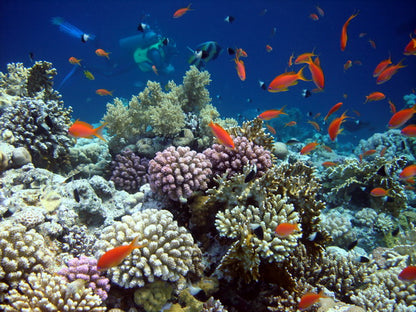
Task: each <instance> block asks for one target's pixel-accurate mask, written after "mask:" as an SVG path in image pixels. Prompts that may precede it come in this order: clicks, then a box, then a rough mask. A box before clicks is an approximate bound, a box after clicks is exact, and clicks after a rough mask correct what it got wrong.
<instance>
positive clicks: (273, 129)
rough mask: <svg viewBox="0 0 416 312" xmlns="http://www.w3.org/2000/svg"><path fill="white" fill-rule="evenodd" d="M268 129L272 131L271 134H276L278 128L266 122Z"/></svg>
mask: <svg viewBox="0 0 416 312" xmlns="http://www.w3.org/2000/svg"><path fill="white" fill-rule="evenodd" d="M266 127H267V129H268V130H269V131H270V133H271V134H273V135H276V129H275V128H273V127H272V126H270V125H269V124H266Z"/></svg>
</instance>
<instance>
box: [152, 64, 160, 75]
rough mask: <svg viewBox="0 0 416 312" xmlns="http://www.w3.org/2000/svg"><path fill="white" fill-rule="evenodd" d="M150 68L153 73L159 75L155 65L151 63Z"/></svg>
mask: <svg viewBox="0 0 416 312" xmlns="http://www.w3.org/2000/svg"><path fill="white" fill-rule="evenodd" d="M152 70H153V72H154V73H155V75H159V73H158V71H157V68H156V65H152Z"/></svg>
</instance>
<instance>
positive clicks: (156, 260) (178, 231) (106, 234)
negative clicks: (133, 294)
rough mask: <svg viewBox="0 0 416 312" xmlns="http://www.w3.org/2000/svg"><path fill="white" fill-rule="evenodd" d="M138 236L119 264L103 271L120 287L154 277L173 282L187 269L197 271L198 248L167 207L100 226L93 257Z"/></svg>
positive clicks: (126, 286)
mask: <svg viewBox="0 0 416 312" xmlns="http://www.w3.org/2000/svg"><path fill="white" fill-rule="evenodd" d="M135 237H138V244H140V245H146V246H145V247H143V248H140V249H135V250H133V252H132V254H131V255H130V256H129V257H127V258H126V259H125V260H124V261H123V262H122V263H121V264H120V265H119V266H117V267H113V268H111V269H109V270H108V271H107V276H109V278H110V279H111V281H112V282H113V283H115V284H117V285H119V286H121V287H124V288H133V287H137V286H144V285H145V284H146V283H152V282H154V281H155V280H156V279H160V280H163V281H170V282H175V281H177V280H178V279H179V277H180V276H186V275H187V274H188V273H194V274H197V275H199V274H200V273H201V269H202V267H201V256H202V255H201V251H200V250H199V248H198V246H197V245H196V244H195V243H194V240H193V238H192V235H191V234H190V233H188V231H187V230H186V228H184V227H179V226H178V224H177V222H176V221H173V215H172V214H171V213H170V212H169V211H167V210H156V209H147V210H144V211H142V212H137V213H134V214H133V215H131V216H124V217H122V219H121V221H117V222H115V223H113V224H112V225H111V226H108V227H106V228H104V229H103V230H102V232H101V235H100V240H99V241H97V242H96V244H95V246H94V249H95V250H96V252H95V255H96V257H97V258H98V257H100V256H101V255H102V254H103V253H104V252H105V251H107V250H109V249H111V248H114V247H116V246H119V245H123V244H126V243H130V242H131V241H132V240H133V239H134V238H135Z"/></svg>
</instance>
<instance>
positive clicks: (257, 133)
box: [229, 118, 274, 151]
mask: <svg viewBox="0 0 416 312" xmlns="http://www.w3.org/2000/svg"><path fill="white" fill-rule="evenodd" d="M229 133H230V134H232V135H234V136H235V137H238V136H243V137H246V138H247V139H248V140H249V141H251V142H253V143H254V144H256V145H261V146H263V147H264V148H265V149H266V150H269V151H271V150H273V144H274V140H273V137H272V136H271V135H270V134H268V133H266V132H265V130H264V128H263V120H261V119H260V118H255V119H253V120H250V121H246V122H244V123H243V125H242V126H241V127H234V128H231V129H229Z"/></svg>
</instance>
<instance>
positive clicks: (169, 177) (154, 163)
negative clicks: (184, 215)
mask: <svg viewBox="0 0 416 312" xmlns="http://www.w3.org/2000/svg"><path fill="white" fill-rule="evenodd" d="M148 172H149V183H150V186H151V188H152V190H153V191H155V192H159V193H161V194H164V195H167V196H168V197H169V198H170V199H171V200H173V201H180V202H186V201H187V198H189V197H190V196H191V195H192V193H193V192H194V191H198V190H206V189H207V188H208V185H207V183H208V181H209V177H210V175H211V173H212V172H211V162H210V161H209V160H208V159H206V157H205V155H204V154H201V153H197V152H195V151H191V149H190V148H189V147H181V146H180V147H178V148H175V147H173V146H170V147H168V148H167V149H165V150H164V151H162V152H157V153H156V156H155V158H153V159H152V160H151V161H150V162H149V170H148Z"/></svg>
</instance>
